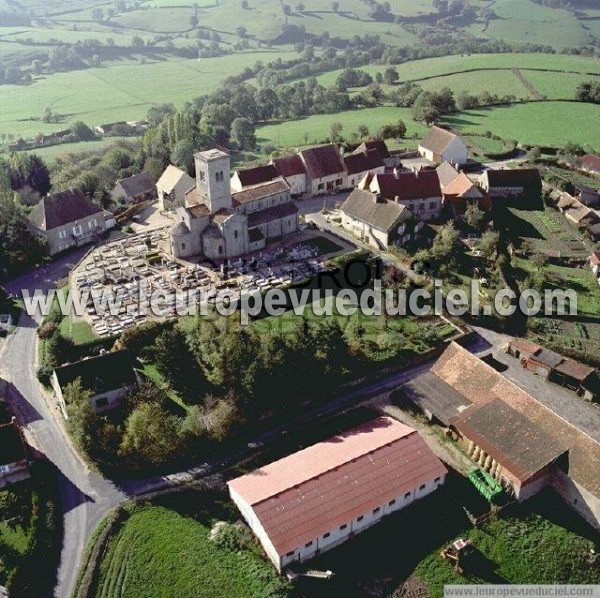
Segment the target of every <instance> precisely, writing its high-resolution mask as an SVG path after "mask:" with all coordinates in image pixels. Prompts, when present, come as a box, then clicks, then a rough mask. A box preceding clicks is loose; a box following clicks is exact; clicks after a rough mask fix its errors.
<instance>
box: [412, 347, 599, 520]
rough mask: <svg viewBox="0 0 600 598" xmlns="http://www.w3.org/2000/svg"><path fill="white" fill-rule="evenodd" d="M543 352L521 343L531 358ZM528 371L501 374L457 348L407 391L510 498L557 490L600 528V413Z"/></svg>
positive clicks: (442, 358)
mask: <svg viewBox="0 0 600 598" xmlns="http://www.w3.org/2000/svg"><path fill="white" fill-rule="evenodd" d="M535 348H536V346H535V345H531V344H529V346H527V345H525V344H523V345H521V350H522V351H525V353H526V354H529V353H531V352H532V351H534V350H535ZM534 352H535V351H534ZM513 369H514V370H515V371H512V370H513ZM522 372H523V370H522V369H521V368H520V367H517V368H515V367H514V366H511V365H510V364H509V365H507V369H506V370H504V369H503V370H502V373H501V372H500V371H498V369H495V368H494V367H492V365H490V364H488V363H486V361H484V360H482V359H480V358H479V357H477V356H475V355H473V354H471V353H470V352H469V351H467V350H466V349H464V348H463V347H461V346H460V345H459V344H457V343H452V344H451V345H450V346H449V347H448V348H447V349H446V351H445V352H444V353H443V354H442V356H441V357H440V358H439V359H438V361H437V362H436V363H435V364H434V365H433V367H432V368H431V370H430V371H429V372H428V373H427V375H428V377H427V379H424V380H420V381H419V379H417V380H416V381H412V382H411V383H409V388H408V390H407V389H406V388H405V387H403V389H404V390H405V394H406V395H407V396H408V397H409V398H410V399H411V400H413V401H414V403H415V405H416V406H418V407H419V408H421V409H424V410H428V411H429V412H430V413H431V414H432V418H435V419H437V420H438V421H442V422H444V423H445V424H446V425H447V427H448V428H449V430H450V432H451V434H452V437H453V438H454V439H455V440H457V441H458V442H459V443H460V445H461V446H462V448H463V449H464V450H465V452H466V454H467V455H468V456H469V457H470V458H471V459H472V460H473V461H474V463H476V464H478V465H481V466H482V467H483V468H484V469H486V470H487V471H488V473H489V472H491V474H492V475H493V477H494V478H495V479H496V480H497V481H499V482H500V483H501V485H502V486H503V487H504V488H505V490H506V491H507V492H508V493H509V494H512V495H514V496H515V497H516V498H517V499H518V500H524V499H526V498H528V497H529V496H532V495H533V494H535V493H536V492H538V491H539V490H541V489H542V488H543V487H546V486H549V487H552V488H554V489H555V490H556V491H557V492H558V493H559V494H560V496H561V497H562V498H563V500H564V501H565V502H566V503H567V504H568V505H570V506H571V507H572V508H573V509H575V510H576V511H577V512H578V513H579V514H580V515H581V516H582V517H583V518H584V519H586V520H587V521H588V522H589V523H590V524H591V525H593V526H594V527H596V528H598V529H600V476H599V475H598V472H599V471H600V433H599V432H598V430H600V416H599V415H598V413H597V411H596V410H595V408H594V407H593V406H592V405H589V404H587V403H586V402H584V401H579V400H578V399H577V398H576V397H573V401H572V403H571V404H568V396H569V393H568V392H567V391H562V390H561V389H558V390H557V391H554V390H552V388H553V387H552V386H550V385H546V383H545V382H544V383H543V384H542V386H540V384H539V383H536V382H537V381H538V379H537V378H536V377H534V376H529V375H528V374H527V375H526V376H525V378H526V380H522V379H521V378H522ZM519 373H521V374H519ZM509 376H510V378H509ZM519 376H520V377H519ZM546 386H547V388H546ZM411 387H412V388H411ZM448 389H451V390H450V391H448ZM415 397H416V399H415ZM424 397H426V398H424ZM515 431H518V432H515ZM488 457H489V458H488Z"/></svg>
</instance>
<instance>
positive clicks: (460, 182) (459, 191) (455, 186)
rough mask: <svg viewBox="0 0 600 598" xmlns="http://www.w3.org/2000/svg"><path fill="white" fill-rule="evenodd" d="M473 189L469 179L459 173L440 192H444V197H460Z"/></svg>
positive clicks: (462, 173)
mask: <svg viewBox="0 0 600 598" xmlns="http://www.w3.org/2000/svg"><path fill="white" fill-rule="evenodd" d="M473 187H475V185H474V184H473V182H472V181H471V179H470V178H469V177H468V176H467V175H466V174H465V173H464V172H461V173H460V174H459V175H458V176H457V177H456V178H455V179H454V180H453V181H451V182H450V183H448V184H447V185H446V186H445V187H444V188H443V189H442V191H443V192H444V195H455V196H456V197H461V196H462V195H464V194H465V193H468V192H469V191H471V189H473Z"/></svg>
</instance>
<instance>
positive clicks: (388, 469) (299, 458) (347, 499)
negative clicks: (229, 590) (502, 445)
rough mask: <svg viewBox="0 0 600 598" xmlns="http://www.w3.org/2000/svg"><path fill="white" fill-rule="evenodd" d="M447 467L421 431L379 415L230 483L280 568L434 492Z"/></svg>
mask: <svg viewBox="0 0 600 598" xmlns="http://www.w3.org/2000/svg"><path fill="white" fill-rule="evenodd" d="M446 473H447V471H446V468H445V467H444V465H443V464H442V463H441V462H440V461H439V459H438V458H437V457H436V456H435V455H434V454H433V452H432V451H431V449H430V448H429V447H428V446H427V444H426V443H425V441H424V440H423V439H422V438H421V437H420V436H419V434H418V433H417V432H416V431H415V430H413V429H412V428H409V427H408V426H405V425H404V424H401V423H400V422H398V421H396V420H394V419H392V418H390V417H381V418H378V419H376V420H374V421H371V422H368V423H366V424H363V425H361V426H359V427H357V428H355V429H353V430H350V431H348V432H344V433H343V434H340V435H338V436H335V437H333V438H331V439H329V440H326V441H324V442H320V443H319V444H315V445H313V446H311V447H309V448H306V449H304V450H302V451H299V452H297V453H294V454H292V455H290V456H289V457H286V458H284V459H281V460H280V461H276V462H274V463H271V464H270V465H267V466H266V467H263V468H261V469H258V470H256V471H254V472H252V473H249V474H247V475H244V476H242V477H240V478H237V479H235V480H232V481H230V482H229V483H228V486H229V492H230V495H231V498H232V500H233V501H234V502H235V504H236V505H237V507H238V508H239V510H240V512H241V513H242V516H243V517H244V519H245V520H246V522H247V523H248V525H249V526H250V527H251V528H252V530H253V531H254V533H255V534H256V536H257V537H258V538H259V540H260V542H261V544H262V545H263V547H264V549H265V551H266V553H267V555H268V556H269V558H270V559H271V561H272V562H273V564H274V565H275V567H276V568H277V570H278V571H282V570H283V569H285V568H286V567H288V566H289V565H292V564H294V563H298V562H303V561H306V560H308V559H310V558H313V557H315V556H317V555H319V554H321V553H323V552H325V551H327V550H329V549H331V548H333V547H334V546H337V545H339V544H341V543H343V542H345V541H347V540H349V539H351V538H352V537H353V536H354V535H356V534H357V533H359V532H361V531H363V530H365V529H367V528H369V527H371V526H372V525H375V524H376V523H377V522H379V521H380V520H381V519H382V518H383V517H385V516H386V515H389V514H391V513H393V512H395V511H399V510H400V509H403V508H404V507H406V506H407V505H409V504H411V503H412V502H414V501H415V500H418V499H421V498H423V497H425V496H427V495H428V494H430V493H432V492H434V491H435V490H436V489H437V488H438V487H439V486H441V485H442V484H443V483H444V481H445V477H446Z"/></svg>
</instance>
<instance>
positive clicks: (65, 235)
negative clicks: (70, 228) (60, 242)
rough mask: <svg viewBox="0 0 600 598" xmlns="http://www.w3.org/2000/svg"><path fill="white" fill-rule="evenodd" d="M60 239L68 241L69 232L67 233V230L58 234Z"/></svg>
mask: <svg viewBox="0 0 600 598" xmlns="http://www.w3.org/2000/svg"><path fill="white" fill-rule="evenodd" d="M58 238H59V239H66V238H67V231H66V230H61V231H60V232H59V233H58Z"/></svg>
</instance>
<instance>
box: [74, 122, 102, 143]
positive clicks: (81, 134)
mask: <svg viewBox="0 0 600 598" xmlns="http://www.w3.org/2000/svg"><path fill="white" fill-rule="evenodd" d="M71 130H72V131H73V135H75V137H76V138H77V139H78V140H79V141H90V140H91V139H95V137H96V134H95V133H94V131H92V129H90V127H88V126H87V125H86V124H85V123H84V122H83V121H81V120H78V121H76V122H74V123H73V126H72V127H71Z"/></svg>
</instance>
